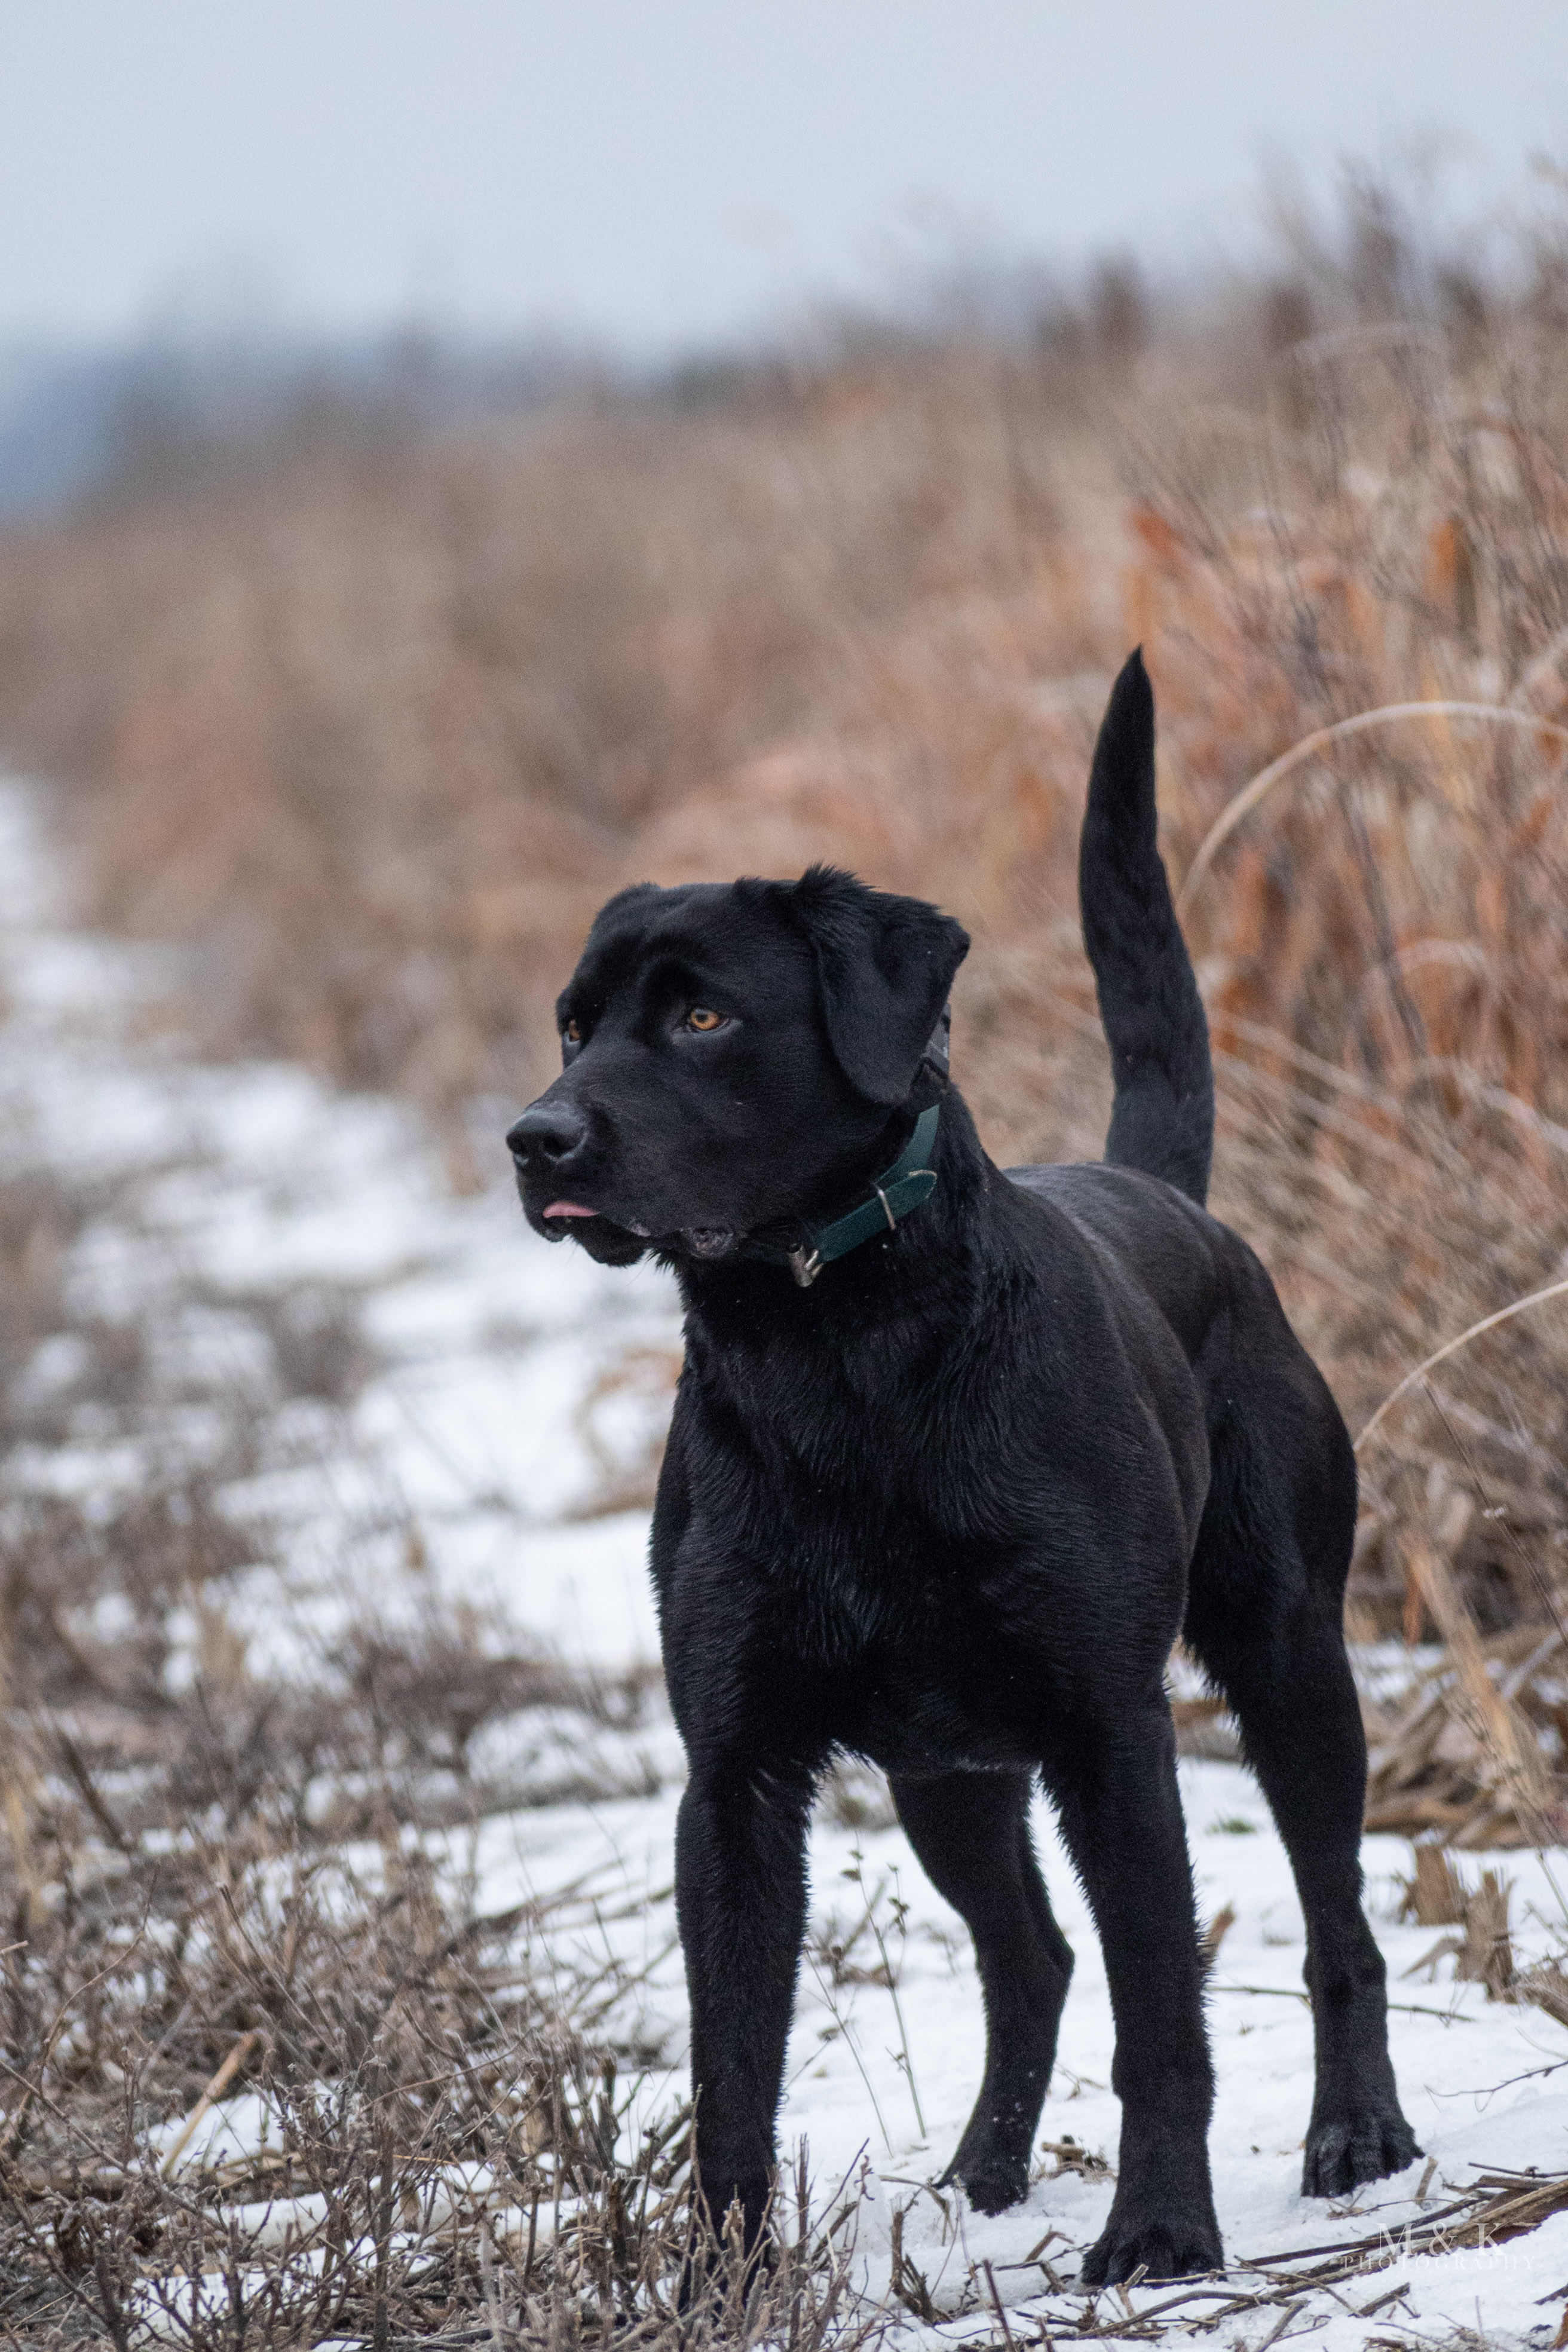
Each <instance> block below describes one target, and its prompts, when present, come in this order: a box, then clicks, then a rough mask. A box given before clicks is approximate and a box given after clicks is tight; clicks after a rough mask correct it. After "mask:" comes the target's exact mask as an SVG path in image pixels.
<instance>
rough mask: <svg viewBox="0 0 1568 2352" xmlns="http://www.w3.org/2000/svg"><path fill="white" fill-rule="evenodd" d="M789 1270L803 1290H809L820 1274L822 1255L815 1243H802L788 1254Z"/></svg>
mask: <svg viewBox="0 0 1568 2352" xmlns="http://www.w3.org/2000/svg"><path fill="white" fill-rule="evenodd" d="M789 1270H790V1272H791V1273H792V1274H793V1275H794V1276H795V1280H796V1282H798V1283H799V1285H800V1286H801V1288H802V1289H803V1290H809V1289H810V1288H811V1286H812V1284H813V1283H814V1282H815V1281H816V1277H817V1276H818V1275H819V1274H820V1273H821V1272H822V1254H821V1252H820V1251H819V1250H818V1249H817V1247H816V1244H815V1243H812V1242H803V1243H802V1244H801V1245H800V1247H799V1248H798V1249H792V1250H791V1252H790V1254H789Z"/></svg>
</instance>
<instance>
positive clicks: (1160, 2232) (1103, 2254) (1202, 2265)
mask: <svg viewBox="0 0 1568 2352" xmlns="http://www.w3.org/2000/svg"><path fill="white" fill-rule="evenodd" d="M1224 2268H1225V2249H1224V2248H1223V2246H1222V2245H1221V2244H1220V2240H1219V2224H1218V2222H1217V2221H1215V2217H1214V2210H1213V2208H1212V2207H1210V2209H1209V2210H1207V2211H1206V2212H1205V2210H1203V2208H1202V2207H1201V2206H1197V2205H1194V2206H1190V2207H1181V2206H1178V2207H1176V2208H1174V2209H1173V2208H1171V2207H1169V2206H1166V2207H1164V2208H1163V2209H1161V2210H1153V2211H1142V2212H1140V2211H1138V2210H1136V2209H1135V2208H1131V2207H1129V2208H1128V2209H1126V2210H1119V2209H1118V2207H1117V2206H1115V2205H1113V2206H1112V2207H1111V2209H1110V2221H1108V2222H1107V2223H1106V2225H1105V2230H1104V2231H1103V2233H1102V2235H1101V2236H1100V2237H1099V2238H1097V2239H1096V2240H1095V2242H1094V2243H1093V2245H1092V2246H1090V2248H1089V2252H1088V2253H1087V2254H1085V2256H1084V2258H1083V2283H1084V2284H1085V2286H1115V2285H1116V2284H1117V2283H1118V2281H1119V2280H1121V2279H1128V2278H1131V2276H1132V2273H1133V2272H1134V2271H1142V2273H1143V2276H1144V2277H1145V2278H1146V2279H1150V2280H1153V2279H1178V2278H1197V2277H1200V2276H1201V2275H1202V2274H1203V2273H1205V2271H1221V2270H1223V2269H1224Z"/></svg>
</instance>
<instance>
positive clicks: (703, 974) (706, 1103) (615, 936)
mask: <svg viewBox="0 0 1568 2352" xmlns="http://www.w3.org/2000/svg"><path fill="white" fill-rule="evenodd" d="M968 947H969V940H968V937H967V934H966V933H965V932H964V931H963V930H962V929H960V927H959V925H958V924H957V923H955V922H953V921H952V919H951V918H950V917H949V916H946V915H943V914H942V913H940V912H939V911H938V909H937V908H935V907H931V906H927V905H926V903H925V902H924V900H923V899H920V898H894V897H892V896H890V895H889V894H888V893H886V892H883V891H879V890H870V889H868V888H867V887H866V886H865V885H864V884H863V883H861V882H858V881H856V879H855V878H854V877H853V876H852V875H849V874H841V873H837V872H836V871H835V870H833V869H832V868H831V867H827V866H814V867H813V868H812V869H811V871H810V872H809V873H808V874H805V875H804V876H803V877H801V879H800V880H799V881H798V882H757V881H742V882H732V883H727V884H716V883H692V884H689V885H687V886H686V887H682V888H679V889H675V890H661V889H658V888H657V887H655V886H654V885H653V884H652V883H640V884H638V886H637V887H636V888H635V889H631V890H623V891H622V892H621V894H620V896H619V897H618V898H612V899H611V900H610V902H609V904H608V905H607V906H605V907H604V908H601V910H600V912H599V914H598V915H597V916H596V917H595V922H594V927H593V929H592V930H591V931H590V932H589V934H588V940H587V944H586V946H585V947H584V950H583V955H582V960H581V961H580V962H579V964H578V966H577V969H576V971H574V973H573V975H572V978H571V980H570V982H568V984H567V986H566V988H565V990H564V991H563V993H562V996H561V998H560V1001H559V1003H558V1004H557V1006H556V1017H557V1021H558V1024H559V1026H560V1031H561V1048H562V1058H563V1063H564V1067H563V1071H562V1074H561V1076H559V1077H558V1078H557V1079H556V1081H555V1083H554V1085H553V1086H552V1087H550V1089H549V1090H548V1092H547V1093H545V1094H542V1095H541V1097H539V1099H538V1101H537V1102H535V1103H532V1104H531V1105H530V1107H529V1108H528V1109H527V1110H525V1111H524V1112H523V1114H522V1117H521V1118H520V1119H519V1120H518V1121H517V1124H516V1125H515V1126H514V1127H513V1128H512V1129H511V1131H510V1134H509V1136H508V1138H507V1141H508V1142H509V1144H510V1147H511V1150H512V1154H513V1157H514V1160H515V1161H516V1164H517V1178H518V1189H519V1191H520V1192H521V1195H522V1204H523V1207H524V1209H525V1210H526V1212H527V1214H528V1220H529V1223H531V1225H532V1226H533V1227H534V1228H535V1230H536V1231H538V1232H539V1233H542V1234H545V1235H547V1236H548V1238H549V1239H551V1240H552V1241H559V1240H562V1239H563V1238H564V1237H565V1236H566V1235H567V1234H570V1235H571V1236H572V1238H573V1239H574V1240H575V1241H578V1242H580V1243H581V1244H582V1245H583V1247H584V1249H586V1250H587V1251H588V1252H589V1253H590V1255H592V1256H594V1257H596V1258H599V1259H602V1260H603V1261H604V1262H605V1263H606V1264H608V1265H630V1264H631V1263H632V1262H633V1260H634V1259H636V1258H637V1257H639V1256H640V1255H642V1253H643V1251H644V1250H645V1249H647V1247H649V1246H650V1244H653V1243H662V1244H665V1245H667V1246H668V1247H670V1248H672V1249H676V1250H679V1251H681V1252H684V1253H686V1254H689V1255H696V1256H699V1257H716V1256H722V1255H725V1254H726V1253H727V1252H728V1251H729V1250H731V1249H732V1248H733V1246H734V1245H735V1243H736V1241H737V1240H738V1239H739V1238H740V1237H742V1235H744V1234H748V1233H753V1232H755V1231H756V1230H757V1229H758V1228H759V1227H761V1226H764V1225H769V1224H773V1223H776V1222H777V1221H779V1220H781V1219H784V1218H790V1217H799V1216H812V1215H815V1214H817V1213H820V1212H821V1211H822V1210H823V1209H824V1208H826V1206H827V1205H828V1204H829V1203H830V1202H832V1201H833V1200H834V1199H835V1198H836V1197H837V1195H838V1194H839V1193H841V1192H842V1190H843V1187H844V1185H845V1183H846V1181H853V1180H854V1179H855V1178H857V1177H859V1176H862V1175H863V1174H864V1173H865V1168H866V1161H867V1158H868V1154H869V1153H870V1152H871V1151H872V1150H873V1149H874V1147H875V1146H876V1144H877V1142H878V1139H879V1138H880V1137H881V1136H882V1135H883V1133H884V1131H885V1130H886V1129H887V1128H888V1126H889V1121H890V1119H891V1118H892V1117H893V1114H894V1113H895V1112H896V1110H897V1109H898V1108H899V1107H900V1105H901V1104H902V1103H903V1102H905V1101H906V1100H907V1098H908V1097H909V1094H910V1089H911V1087H913V1085H914V1081H915V1075H916V1072H917V1071H918V1069H919V1067H920V1065H921V1056H922V1055H923V1053H924V1051H925V1047H926V1044H927V1041H928V1040H929V1038H930V1036H931V1031H932V1028H933V1027H934V1025H935V1024H936V1022H937V1020H938V1019H939V1017H940V1015H941V1013H942V1006H943V1005H944V1004H945V1003H946V1001H947V996H948V992H949V990H950V988H951V987H952V976H953V973H954V972H955V971H957V969H958V966H959V964H960V962H961V961H963V956H964V954H965V953H966V951H967V950H968Z"/></svg>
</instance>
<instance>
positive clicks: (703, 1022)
mask: <svg viewBox="0 0 1568 2352" xmlns="http://www.w3.org/2000/svg"><path fill="white" fill-rule="evenodd" d="M686 1025H687V1027H688V1028H689V1029H696V1030H700V1032H701V1034H702V1035H703V1036H707V1034H709V1032H710V1030H713V1029H723V1028H725V1027H727V1026H728V1024H727V1022H726V1021H725V1018H724V1015H723V1014H722V1013H710V1011H709V1010H708V1007H707V1006H706V1005H705V1004H694V1005H693V1006H692V1008H691V1010H690V1012H689V1013H688V1014H687V1016H686Z"/></svg>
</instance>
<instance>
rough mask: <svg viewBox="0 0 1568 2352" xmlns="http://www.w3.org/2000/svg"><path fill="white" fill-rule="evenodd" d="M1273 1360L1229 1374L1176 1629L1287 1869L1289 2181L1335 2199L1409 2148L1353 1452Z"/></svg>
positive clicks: (1318, 1387)
mask: <svg viewBox="0 0 1568 2352" xmlns="http://www.w3.org/2000/svg"><path fill="white" fill-rule="evenodd" d="M1291 1344H1292V1348H1293V1346H1294V1343H1293V1342H1292V1343H1291ZM1270 1359H1271V1360H1270V1362H1269V1363H1268V1366H1267V1367H1266V1368H1265V1369H1264V1370H1263V1371H1262V1373H1261V1375H1260V1376H1258V1377H1257V1378H1253V1379H1249V1380H1247V1381H1237V1383H1236V1384H1235V1385H1236V1391H1237V1393H1238V1394H1240V1393H1245V1394H1246V1395H1247V1413H1246V1420H1245V1422H1243V1421H1242V1420H1241V1419H1240V1418H1239V1414H1238V1412H1237V1407H1236V1406H1235V1405H1232V1406H1231V1407H1230V1408H1229V1411H1228V1413H1227V1417H1226V1421H1225V1422H1223V1423H1221V1424H1220V1426H1219V1428H1218V1429H1217V1430H1216V1431H1215V1433H1214V1444H1213V1463H1214V1471H1213V1481H1212V1484H1211V1486H1210V1490H1209V1499H1208V1504H1207V1507H1206V1509H1205V1514H1204V1520H1203V1526H1202V1528H1201V1530H1200V1532H1199V1536H1198V1542H1197V1549H1196V1551H1195V1553H1194V1559H1193V1563H1192V1570H1191V1574H1190V1578H1189V1584H1188V1601H1187V1617H1186V1623H1185V1626H1184V1634H1185V1638H1186V1641H1187V1643H1188V1645H1189V1647H1190V1648H1191V1649H1193V1650H1194V1652H1195V1653H1196V1654H1197V1656H1198V1657H1199V1658H1200V1659H1201V1660H1202V1662H1203V1664H1204V1666H1205V1669H1206V1671H1207V1672H1208V1674H1209V1675H1211V1676H1212V1677H1213V1679H1214V1680H1215V1682H1216V1683H1217V1684H1218V1685H1219V1687H1220V1688H1221V1690H1223V1691H1224V1693H1225V1695H1226V1698H1227V1699H1228V1700H1229V1702H1230V1705H1231V1706H1232V1707H1233V1708H1234V1710H1235V1713H1236V1716H1237V1721H1238V1722H1239V1724H1240V1726H1241V1736H1242V1741H1243V1745H1244V1748H1245V1750H1246V1754H1247V1761H1248V1762H1249V1763H1250V1765H1251V1766H1252V1769H1253V1770H1254V1771H1255V1772H1256V1773H1257V1775H1258V1780H1259V1782H1260V1783H1261V1785H1262V1789H1263V1792H1264V1795H1265V1796H1266V1797H1267V1798H1268V1803H1269V1807H1270V1809H1271V1811H1272V1812H1273V1815H1274V1819H1275V1821H1276V1822H1277V1823H1278V1824H1279V1834H1280V1837H1281V1838H1282V1839H1283V1840H1284V1843H1285V1848H1286V1851H1287V1853H1289V1857H1290V1867H1291V1869H1292V1871H1293V1872H1294V1874H1295V1878H1296V1886H1297V1891H1298V1893H1299V1894H1300V1899H1301V1909H1302V1912H1303V1914H1304V1916H1305V1919H1306V1925H1307V1959H1306V1969H1305V1978H1306V1983H1307V1990H1308V1991H1309V1993H1310V1996H1311V2002H1312V2021H1313V2029H1314V2035H1315V2040H1316V2043H1317V2080H1316V2089H1315V2092H1314V2095H1313V2100H1312V2115H1311V2121H1310V2124H1309V2126H1308V2130H1307V2139H1306V2155H1305V2159H1304V2162H1303V2165H1302V2175H1301V2187H1302V2192H1303V2194H1304V2195H1306V2196H1309V2197H1338V2196H1342V2195H1344V2194H1345V2193H1346V2192H1347V2191H1348V2190H1350V2189H1354V2188H1355V2187H1356V2185H1357V2183H1358V2182H1360V2181H1363V2180H1376V2179H1381V2178H1382V2177H1383V2176H1384V2174H1385V2173H1390V2172H1398V2171H1400V2170H1402V2169H1403V2168H1404V2167H1405V2165H1407V2164H1409V2163H1410V2162H1411V2161H1412V2160H1413V2159H1414V2158H1415V2157H1416V2156H1418V2155H1419V2154H1420V2152H1421V2151H1420V2149H1419V2148H1418V2147H1416V2145H1415V2135H1414V2133H1413V2132H1412V2131H1411V2128H1410V2126H1409V2125H1408V2124H1407V2123H1406V2122H1405V2117H1404V2116H1403V2114H1402V2113H1401V2112H1400V2106H1399V2095H1398V2092H1397V2090H1396V2089H1395V2086H1394V2069H1393V2066H1392V2064H1391V2063H1390V2060H1389V2055H1388V2015H1387V1999H1386V1994H1385V1991H1384V1982H1385V1975H1386V1971H1385V1969H1384V1961H1383V1955H1382V1953H1381V1952H1380V1951H1379V1950H1378V1948H1377V1945H1376V1943H1375V1941H1374V1940H1373V1934H1372V1930H1371V1928H1370V1927H1368V1926H1367V1923H1366V1919H1365V1917H1364V1916H1363V1911H1362V1907H1361V1885H1362V1880H1361V1859H1360V1849H1361V1825H1362V1812H1363V1807H1364V1804H1365V1800H1366V1740H1365V1737H1364V1735H1363V1730H1362V1721H1361V1708H1360V1706H1359V1705H1358V1703H1357V1699H1356V1692H1355V1685H1354V1683H1353V1681H1352V1676H1351V1670H1350V1662H1349V1660H1348V1658H1347V1657H1346V1655H1345V1644H1344V1633H1343V1614H1342V1612H1343V1606H1344V1589H1345V1579H1346V1576H1347V1574H1348V1573H1349V1569H1350V1558H1351V1546H1352V1538H1353V1536H1354V1533H1355V1512H1356V1485H1355V1460H1354V1456H1353V1455H1352V1452H1351V1446H1350V1440H1349V1438H1348V1436H1347V1435H1346V1433H1345V1428H1344V1423H1342V1420H1341V1419H1340V1415H1339V1412H1338V1409H1337V1407H1336V1406H1335V1404H1334V1402H1333V1401H1332V1399H1331V1397H1330V1395H1329V1392H1328V1391H1327V1389H1326V1388H1325V1387H1324V1385H1323V1383H1322V1381H1321V1380H1320V1379H1319V1377H1318V1375H1317V1372H1316V1371H1315V1370H1314V1369H1313V1367H1312V1366H1311V1365H1310V1362H1309V1360H1307V1358H1306V1357H1305V1355H1304V1354H1302V1353H1300V1350H1296V1351H1295V1352H1294V1355H1293V1356H1292V1355H1289V1354H1284V1353H1276V1352H1275V1351H1272V1350H1271V1351H1270Z"/></svg>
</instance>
